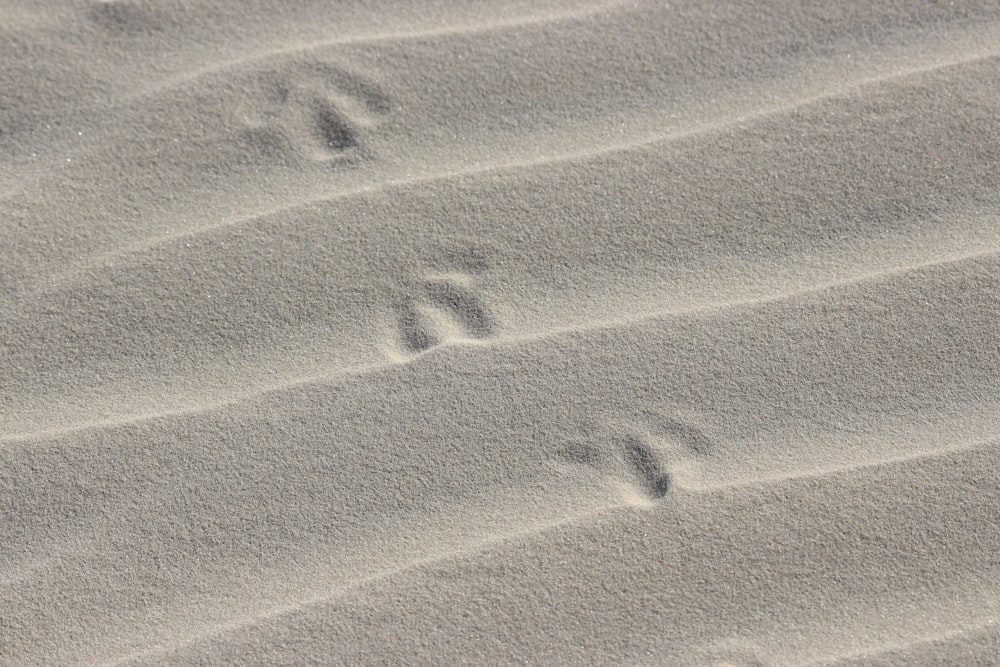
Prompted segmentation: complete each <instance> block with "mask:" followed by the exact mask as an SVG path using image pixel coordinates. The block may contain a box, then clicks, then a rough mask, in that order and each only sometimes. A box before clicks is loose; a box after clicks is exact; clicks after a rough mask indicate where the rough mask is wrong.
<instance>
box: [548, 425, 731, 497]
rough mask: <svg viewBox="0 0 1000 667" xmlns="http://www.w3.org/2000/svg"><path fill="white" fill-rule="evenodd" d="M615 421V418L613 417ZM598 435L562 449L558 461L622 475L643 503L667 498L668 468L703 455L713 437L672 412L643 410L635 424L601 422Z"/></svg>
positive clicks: (710, 448)
mask: <svg viewBox="0 0 1000 667" xmlns="http://www.w3.org/2000/svg"><path fill="white" fill-rule="evenodd" d="M614 422H617V420H614ZM598 431H599V434H598V435H596V436H595V437H588V438H587V439H586V440H583V441H575V442H572V443H570V444H569V445H567V446H565V447H564V448H562V449H561V450H560V452H559V455H560V457H561V458H562V459H564V460H566V461H569V462H571V463H573V464H577V465H586V466H588V467H592V468H606V469H607V470H608V473H609V474H610V475H611V476H614V477H618V476H621V475H624V478H625V479H626V480H627V482H626V483H627V485H628V486H629V487H631V488H633V489H634V490H635V491H637V492H638V493H639V494H640V495H641V496H642V497H644V498H646V499H647V500H649V501H659V500H662V499H663V498H665V497H666V496H667V494H668V493H669V492H670V490H671V488H672V486H673V484H674V482H673V479H672V475H671V471H670V466H671V465H673V464H680V463H687V462H689V461H690V460H691V459H697V458H703V457H705V456H708V455H709V454H710V453H711V452H712V451H713V450H714V449H715V444H714V441H713V440H712V439H711V438H710V437H709V436H708V435H707V434H706V433H705V432H704V431H703V430H702V429H700V428H698V427H697V426H695V425H694V424H692V423H690V422H689V421H685V420H682V419H680V418H678V417H676V416H664V415H662V414H656V415H654V414H649V413H647V414H644V415H642V418H641V419H640V420H638V424H633V425H632V426H624V427H622V426H619V425H617V424H616V425H612V424H606V425H605V426H603V427H599V428H598Z"/></svg>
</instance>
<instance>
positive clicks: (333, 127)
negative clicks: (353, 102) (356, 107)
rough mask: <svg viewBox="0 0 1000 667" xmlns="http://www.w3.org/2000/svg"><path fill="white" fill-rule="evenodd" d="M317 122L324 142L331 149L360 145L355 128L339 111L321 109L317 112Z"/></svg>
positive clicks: (339, 149)
mask: <svg viewBox="0 0 1000 667" xmlns="http://www.w3.org/2000/svg"><path fill="white" fill-rule="evenodd" d="M316 122H317V124H318V125H319V129H320V132H321V133H322V135H323V141H324V143H325V144H326V146H327V148H329V149H330V150H331V151H345V150H348V149H350V148H354V147H355V146H357V145H358V140H357V137H356V136H355V134H354V129H353V128H352V127H351V125H350V123H349V122H348V121H347V119H346V118H344V117H343V116H342V115H341V114H339V113H338V112H337V111H335V110H333V109H320V110H319V111H318V112H317V114H316Z"/></svg>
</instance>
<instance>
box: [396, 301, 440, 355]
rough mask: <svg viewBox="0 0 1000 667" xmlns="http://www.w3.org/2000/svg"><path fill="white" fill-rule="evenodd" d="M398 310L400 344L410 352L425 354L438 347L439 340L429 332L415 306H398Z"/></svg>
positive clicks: (401, 304)
mask: <svg viewBox="0 0 1000 667" xmlns="http://www.w3.org/2000/svg"><path fill="white" fill-rule="evenodd" d="M397 310H398V312H399V321H398V324H399V337H400V342H401V343H402V344H403V347H404V348H405V349H406V350H407V351H408V352H423V351H425V350H429V349H430V348H432V347H434V346H435V345H437V343H438V340H437V338H435V337H434V336H433V335H432V334H431V333H429V332H428V331H427V328H426V327H425V326H424V323H423V321H422V320H423V318H422V317H421V315H420V313H419V312H418V311H417V309H416V308H414V307H413V304H411V303H409V302H405V303H400V304H397Z"/></svg>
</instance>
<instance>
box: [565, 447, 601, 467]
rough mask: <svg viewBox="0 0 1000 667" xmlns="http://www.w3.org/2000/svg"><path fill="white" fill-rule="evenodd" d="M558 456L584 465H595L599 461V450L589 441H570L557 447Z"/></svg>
mask: <svg viewBox="0 0 1000 667" xmlns="http://www.w3.org/2000/svg"><path fill="white" fill-rule="evenodd" d="M558 454H559V456H561V457H562V458H564V459H566V460H568V461H571V462H573V463H579V464H581V465H586V466H596V465H598V464H599V463H600V462H601V459H602V456H601V450H600V449H598V448H597V447H595V446H594V445H592V444H590V443H589V442H580V441H576V442H570V443H567V444H566V445H565V446H564V447H562V448H561V449H559V451H558Z"/></svg>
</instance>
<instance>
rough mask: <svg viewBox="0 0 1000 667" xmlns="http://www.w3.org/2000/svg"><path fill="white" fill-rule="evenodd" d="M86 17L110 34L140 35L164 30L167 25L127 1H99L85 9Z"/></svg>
mask: <svg viewBox="0 0 1000 667" xmlns="http://www.w3.org/2000/svg"><path fill="white" fill-rule="evenodd" d="M86 12H87V17H88V18H89V19H90V20H91V21H92V22H93V23H94V24H95V25H97V26H99V27H100V28H101V29H103V30H106V31H107V32H108V33H111V34H124V35H129V34H140V33H148V32H154V31H160V30H163V29H164V26H165V24H167V23H168V21H167V20H166V19H164V18H163V17H160V16H158V15H157V14H156V13H155V12H154V11H153V10H152V9H149V8H147V7H144V6H142V5H138V4H136V3H134V2H128V1H127V0H99V1H98V2H94V3H92V4H91V5H89V6H88V7H87V9H86Z"/></svg>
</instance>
